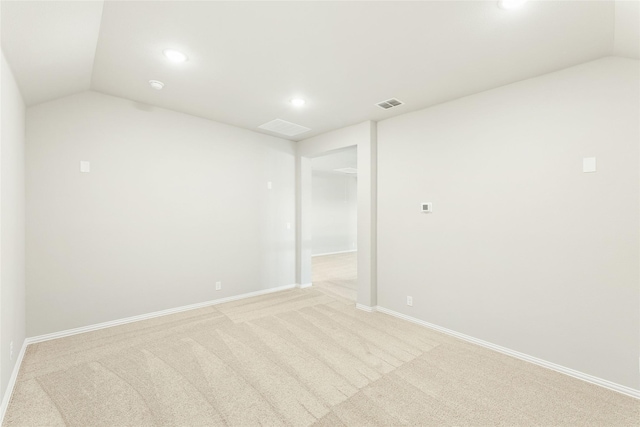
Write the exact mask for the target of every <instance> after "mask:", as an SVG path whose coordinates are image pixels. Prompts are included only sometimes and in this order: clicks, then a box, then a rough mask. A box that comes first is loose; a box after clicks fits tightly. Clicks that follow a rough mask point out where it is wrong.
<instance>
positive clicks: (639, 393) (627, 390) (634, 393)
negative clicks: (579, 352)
mask: <svg viewBox="0 0 640 427" xmlns="http://www.w3.org/2000/svg"><path fill="white" fill-rule="evenodd" d="M356 307H357V308H360V309H361V310H365V311H379V312H380V313H385V314H388V315H390V316H393V317H397V318H399V319H403V320H406V321H408V322H411V323H415V324H418V325H421V326H425V327H427V328H429V329H433V330H435V331H438V332H442V333H444V334H447V335H451V336H454V337H456V338H459V339H461V340H464V341H467V342H470V343H472V344H476V345H480V346H482V347H485V348H488V349H491V350H494V351H497V352H499V353H503V354H506V355H508V356H511V357H515V358H516V359H520V360H524V361H526V362H530V363H534V364H536V365H538V366H542V367H543V368H547V369H551V370H553V371H556V372H560V373H561V374H565V375H569V376H570V377H574V378H577V379H579V380H582V381H586V382H589V383H591V384H595V385H598V386H600V387H604V388H608V389H609V390H613V391H617V392H618V393H622V394H625V395H627V396H630V397H634V398H636V399H640V390H636V389H634V388H631V387H627V386H624V385H621V384H617V383H614V382H611V381H608V380H605V379H602V378H598V377H594V376H593V375H589V374H585V373H583V372H580V371H576V370H574V369H570V368H567V367H564V366H561V365H557V364H555V363H552V362H548V361H546V360H542V359H538V358H537V357H533V356H529V355H528V354H524V353H520V352H518V351H515V350H511V349H509V348H506V347H502V346H499V345H496V344H493V343H490V342H488V341H483V340H480V339H478V338H474V337H471V336H469V335H465V334H461V333H459V332H456V331H452V330H450V329H447V328H443V327H442V326H438V325H434V324H432V323H429V322H425V321H424V320H420V319H416V318H415V317H411V316H407V315H406V314H402V313H398V312H396V311H393V310H389V309H388V308H384V307H380V306H376V307H367V306H363V307H365V308H361V307H358V304H356ZM367 308H368V309H370V310H368V309H367Z"/></svg>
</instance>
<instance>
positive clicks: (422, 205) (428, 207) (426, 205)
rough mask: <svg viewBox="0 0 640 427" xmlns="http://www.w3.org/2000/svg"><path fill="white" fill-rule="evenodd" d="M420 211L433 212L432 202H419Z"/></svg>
mask: <svg viewBox="0 0 640 427" xmlns="http://www.w3.org/2000/svg"><path fill="white" fill-rule="evenodd" d="M420 211H421V212H424V213H431V212H433V203H431V202H423V203H420Z"/></svg>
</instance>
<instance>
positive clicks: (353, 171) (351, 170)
mask: <svg viewBox="0 0 640 427" xmlns="http://www.w3.org/2000/svg"><path fill="white" fill-rule="evenodd" d="M334 172H341V173H348V174H357V173H358V169H356V168H340V169H334Z"/></svg>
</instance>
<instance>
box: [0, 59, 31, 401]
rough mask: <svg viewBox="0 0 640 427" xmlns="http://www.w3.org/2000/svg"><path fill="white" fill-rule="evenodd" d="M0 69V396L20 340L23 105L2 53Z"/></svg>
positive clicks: (22, 312)
mask: <svg viewBox="0 0 640 427" xmlns="http://www.w3.org/2000/svg"><path fill="white" fill-rule="evenodd" d="M1 67H2V68H1V69H0V74H1V79H2V81H1V85H0V97H1V98H2V104H1V107H0V116H1V124H0V126H1V132H2V133H1V136H0V365H1V367H0V399H1V398H2V397H3V396H4V392H5V390H6V388H7V383H8V382H9V378H10V377H11V373H12V371H13V367H14V365H15V363H16V360H17V357H18V354H19V353H20V349H21V347H22V344H23V342H24V338H25V222H24V215H25V191H24V132H25V106H24V102H23V100H22V96H21V95H20V91H19V90H18V86H17V85H16V82H15V79H14V77H13V74H12V72H11V69H10V68H9V65H8V64H7V61H6V60H5V57H4V53H3V54H2V65H1ZM11 342H13V358H10V357H9V356H10V352H9V346H10V344H11Z"/></svg>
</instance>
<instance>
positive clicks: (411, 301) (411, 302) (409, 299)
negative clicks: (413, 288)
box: [407, 297, 413, 307]
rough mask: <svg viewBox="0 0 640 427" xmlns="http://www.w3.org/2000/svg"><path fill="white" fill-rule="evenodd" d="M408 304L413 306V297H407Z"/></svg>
mask: <svg viewBox="0 0 640 427" xmlns="http://www.w3.org/2000/svg"><path fill="white" fill-rule="evenodd" d="M407 305H408V306H409V307H413V297H407Z"/></svg>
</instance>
